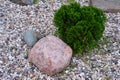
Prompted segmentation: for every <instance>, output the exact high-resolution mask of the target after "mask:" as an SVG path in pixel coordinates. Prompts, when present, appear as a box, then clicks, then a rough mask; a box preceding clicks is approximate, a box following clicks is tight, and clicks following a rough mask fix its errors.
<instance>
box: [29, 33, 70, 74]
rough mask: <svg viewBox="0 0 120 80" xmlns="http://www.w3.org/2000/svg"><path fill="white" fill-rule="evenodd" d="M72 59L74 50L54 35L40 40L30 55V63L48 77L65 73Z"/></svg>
mask: <svg viewBox="0 0 120 80" xmlns="http://www.w3.org/2000/svg"><path fill="white" fill-rule="evenodd" d="M71 57H72V49H71V48H70V47H69V46H68V45H67V44H66V43H64V42H63V41H62V40H60V39H59V38H57V37H55V36H52V35H49V36H47V37H44V38H42V39H40V40H39V41H38V42H37V43H36V44H35V45H34V46H33V48H32V50H31V53H30V54H29V60H30V62H32V63H33V64H34V65H36V66H37V67H38V69H39V70H40V71H41V72H42V73H46V74H48V75H54V74H56V73H58V72H61V71H63V70H64V69H65V68H66V67H67V66H68V65H69V63H70V60H71Z"/></svg>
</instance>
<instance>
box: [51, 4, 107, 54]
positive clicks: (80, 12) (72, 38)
mask: <svg viewBox="0 0 120 80" xmlns="http://www.w3.org/2000/svg"><path fill="white" fill-rule="evenodd" d="M53 21H54V25H55V26H56V27H57V28H58V29H57V31H56V33H57V35H58V36H59V37H60V38H61V39H62V40H63V41H64V42H66V43H67V44H68V45H70V46H71V48H72V49H73V52H74V54H76V53H77V54H81V53H82V52H84V51H88V50H91V49H93V48H95V46H96V45H97V43H98V41H99V40H100V38H101V37H102V35H103V32H104V29H105V27H104V24H105V22H106V16H105V14H104V12H103V11H102V10H101V9H98V8H95V7H93V6H84V7H81V6H80V4H79V3H77V2H75V3H71V4H70V5H63V6H61V8H60V9H59V10H58V11H57V12H56V13H55V15H54V20H53Z"/></svg>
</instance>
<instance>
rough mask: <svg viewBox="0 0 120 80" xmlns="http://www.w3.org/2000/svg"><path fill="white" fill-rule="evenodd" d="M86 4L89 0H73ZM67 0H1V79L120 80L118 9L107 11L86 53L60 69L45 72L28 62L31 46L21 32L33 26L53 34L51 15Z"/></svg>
mask: <svg viewBox="0 0 120 80" xmlns="http://www.w3.org/2000/svg"><path fill="white" fill-rule="evenodd" d="M76 1H78V2H80V3H81V5H88V3H87V2H88V0H76ZM62 4H67V2H66V0H40V1H39V3H38V4H35V5H31V6H30V5H28V6H20V5H18V4H14V3H11V2H10V1H9V0H0V80H120V13H106V15H107V18H108V21H107V23H106V27H105V32H104V37H103V38H102V39H101V41H100V43H99V45H98V47H97V48H96V49H94V50H92V51H90V52H87V55H85V56H82V57H81V56H74V57H73V58H72V61H71V64H70V66H69V67H67V69H66V70H64V71H63V72H61V73H59V74H57V75H55V76H48V75H45V74H42V73H41V72H40V71H39V70H38V69H37V67H35V66H34V65H33V64H31V63H29V62H28V54H29V52H30V49H31V47H28V46H27V44H26V43H25V42H24V41H23V33H24V32H25V31H26V30H29V29H33V30H36V31H39V32H40V33H41V34H44V35H48V34H52V35H54V33H55V31H56V28H55V26H54V25H53V21H52V20H53V15H54V13H55V11H56V10H58V9H59V8H60V6H61V5H62Z"/></svg>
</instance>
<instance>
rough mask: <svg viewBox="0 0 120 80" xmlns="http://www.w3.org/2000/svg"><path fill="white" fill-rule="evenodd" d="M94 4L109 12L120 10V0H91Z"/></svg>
mask: <svg viewBox="0 0 120 80" xmlns="http://www.w3.org/2000/svg"><path fill="white" fill-rule="evenodd" d="M91 1H92V5H93V6H96V7H98V8H101V9H103V10H105V11H108V12H120V0H91Z"/></svg>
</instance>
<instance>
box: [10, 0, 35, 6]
mask: <svg viewBox="0 0 120 80" xmlns="http://www.w3.org/2000/svg"><path fill="white" fill-rule="evenodd" d="M10 1H12V2H13V3H16V4H20V5H32V4H33V2H34V0H10Z"/></svg>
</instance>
